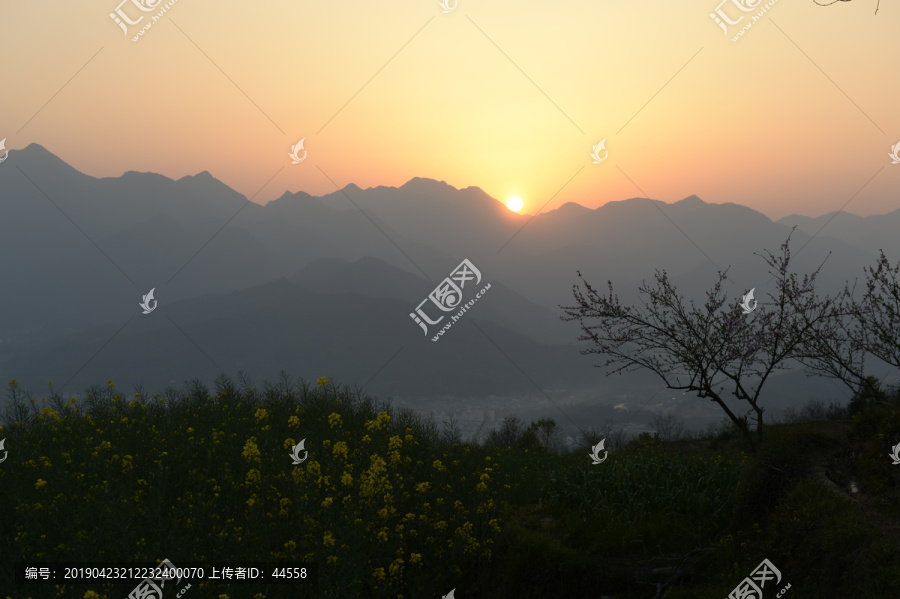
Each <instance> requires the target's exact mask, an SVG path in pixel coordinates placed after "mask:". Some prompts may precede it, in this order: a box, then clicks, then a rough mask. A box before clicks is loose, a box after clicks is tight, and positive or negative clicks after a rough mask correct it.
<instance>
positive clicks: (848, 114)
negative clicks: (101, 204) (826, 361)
mask: <svg viewBox="0 0 900 599" xmlns="http://www.w3.org/2000/svg"><path fill="white" fill-rule="evenodd" d="M120 1H121V0H108V1H107V0H102V1H101V0H90V1H86V2H78V3H69V4H58V3H53V4H51V3H45V2H27V3H26V2H18V3H13V2H3V3H0V39H2V40H3V46H4V48H5V52H4V58H3V60H2V61H0V90H2V92H0V139H3V138H4V137H5V138H6V148H7V149H8V150H12V151H15V150H16V149H20V148H24V147H26V146H27V145H29V144H31V143H38V144H41V145H42V146H44V147H46V148H47V149H48V150H50V151H51V152H53V153H54V154H56V155H58V156H60V157H61V158H62V159H63V160H65V161H66V162H67V163H69V164H71V165H72V166H74V167H75V168H77V169H78V170H80V171H82V172H85V173H87V174H90V175H92V176H96V177H115V176H119V175H121V174H122V173H123V172H126V171H134V170H136V171H149V172H158V173H162V174H164V175H166V176H168V177H171V178H173V179H178V178H180V177H183V176H187V175H194V174H197V173H200V172H203V171H209V172H210V173H211V174H212V175H213V176H214V177H216V178H218V179H220V180H221V181H223V182H224V183H226V184H227V185H229V186H231V187H233V188H234V189H236V190H237V191H239V192H240V193H242V194H244V195H246V196H247V197H248V198H251V199H252V200H253V201H254V202H257V203H260V204H265V203H266V202H269V201H271V200H273V199H276V198H278V197H280V196H281V195H283V193H284V192H285V191H291V192H294V191H305V192H307V193H310V194H313V195H322V194H326V193H330V192H333V191H335V190H336V189H338V188H343V187H344V186H346V185H347V184H349V183H355V184H356V185H359V186H360V187H363V188H367V187H374V186H379V185H385V186H399V185H402V184H403V183H405V182H406V181H408V180H409V179H411V178H413V177H429V178H433V179H437V180H441V181H446V182H447V183H449V184H450V185H453V186H454V187H458V188H465V187H469V186H476V187H480V188H482V189H484V190H485V191H486V192H487V193H488V194H490V195H491V196H493V197H496V198H497V199H498V200H501V201H504V202H505V201H506V199H507V198H508V197H510V196H513V195H515V196H519V197H521V198H522V200H523V201H524V208H523V212H525V213H529V214H536V213H538V212H541V211H546V210H551V209H554V208H556V207H559V206H560V205H562V204H564V203H566V202H577V203H579V204H582V205H584V206H587V207H590V208H595V207H598V206H601V205H603V204H605V203H607V202H609V201H618V200H623V199H626V198H630V197H651V198H654V199H659V200H663V201H665V202H674V201H678V200H680V199H682V198H684V197H687V196H690V195H698V196H700V197H701V198H702V199H704V200H705V201H707V202H711V203H726V202H733V203H738V204H742V205H746V206H749V207H751V208H753V209H756V210H758V211H760V212H762V213H763V214H765V215H767V216H769V217H770V218H773V219H777V218H781V217H783V216H787V215H790V214H805V215H809V216H818V215H821V214H825V213H829V212H832V211H835V210H841V209H843V210H846V211H848V212H853V213H855V214H859V215H863V216H868V215H871V214H882V213H886V212H890V211H892V210H895V209H897V208H900V193H898V190H900V164H898V165H893V164H891V158H890V157H889V156H888V154H889V153H890V152H891V148H892V146H893V145H894V144H900V111H898V110H897V107H898V106H900V77H897V75H896V73H897V60H898V58H897V57H898V46H897V35H896V33H897V31H898V30H900V29H898V28H900V3H898V2H894V1H892V0H887V1H884V2H882V3H881V7H880V10H879V11H878V14H877V15H876V14H874V12H875V6H876V2H877V0H853V1H852V2H838V3H836V4H834V5H832V6H827V7H823V6H817V5H816V4H815V3H814V2H813V1H812V0H794V1H788V0H776V1H774V3H772V5H771V6H770V7H768V8H767V9H766V8H765V7H766V3H764V2H759V0H743V2H744V4H745V6H746V5H750V6H753V7H754V8H753V9H752V10H749V11H746V12H745V11H742V10H740V9H739V8H738V7H737V4H738V3H739V2H740V1H741V0H726V1H725V2H724V3H722V4H717V2H718V0H686V1H682V2H671V1H661V0H648V1H645V2H639V3H638V2H608V1H598V0H573V1H569V2H551V1H550V0H519V1H517V2H514V1H512V0H493V1H491V2H478V1H474V0H458V1H456V0H448V2H449V4H448V8H449V7H452V6H453V5H454V4H455V8H453V9H452V10H450V11H449V12H447V13H444V12H443V11H442V7H441V6H440V5H439V2H438V1H437V0H433V1H432V0H422V1H417V2H410V1H408V0H406V1H403V0H383V1H379V2H362V1H359V0H356V1H348V0H337V1H331V2H296V1H287V0H271V1H268V2H266V3H252V2H237V1H235V0H219V1H218V2H215V3H209V2H200V1H198V0H177V1H175V2H174V4H172V5H171V6H170V7H169V8H168V10H167V11H166V12H165V13H164V14H163V15H162V16H161V17H159V19H158V21H157V22H156V23H154V24H153V26H152V27H151V28H150V29H147V30H146V31H145V32H144V34H143V35H142V36H141V37H139V38H137V39H138V41H137V42H134V41H132V38H133V36H134V35H135V34H136V33H137V31H138V30H139V29H140V28H141V27H142V26H144V25H145V24H146V23H147V22H149V21H150V19H151V15H155V14H157V13H158V12H159V11H161V10H163V6H164V5H165V3H159V5H158V6H156V7H155V8H154V9H153V10H152V11H151V12H142V11H141V10H139V9H138V8H137V6H136V3H137V4H139V3H140V1H141V0H126V1H125V2H124V3H122V4H117V2H120ZM143 2H144V4H145V5H150V6H155V5H156V4H157V3H158V2H159V0H143ZM755 3H758V5H756V4H755ZM717 8H718V9H719V10H720V11H721V13H720V14H724V15H725V16H727V17H728V19H730V20H732V21H734V20H736V19H738V18H739V17H740V16H743V20H742V21H741V22H740V23H738V24H737V25H733V26H730V27H728V34H727V35H726V33H725V32H723V29H722V28H721V27H720V26H719V25H717V24H716V23H715V22H714V20H713V19H712V18H711V17H710V13H714V12H715V11H716V10H717ZM117 9H119V10H120V13H119V14H120V15H125V16H126V17H127V18H128V19H130V20H132V21H135V20H136V19H137V18H138V17H139V16H141V15H144V18H143V20H142V21H141V22H140V23H138V24H135V25H130V26H125V29H126V30H127V34H126V30H123V28H122V27H120V26H119V25H118V24H116V23H115V22H114V20H113V19H112V18H110V16H109V15H110V13H115V11H116V10H117ZM763 10H765V12H764V13H763V14H762V15H761V16H760V17H759V18H758V20H757V21H756V22H755V23H753V24H752V26H751V27H750V28H749V29H747V30H746V31H744V33H743V35H742V36H740V37H738V38H737V41H732V38H733V37H734V36H735V35H736V34H737V31H738V30H740V28H741V27H743V26H744V25H745V24H747V23H748V22H751V19H752V18H753V16H754V15H758V13H759V12H760V11H763ZM301 139H302V140H304V146H303V147H304V149H303V151H299V153H298V156H303V155H304V154H303V152H304V151H305V152H306V158H305V159H304V160H303V161H302V162H300V163H299V164H292V161H291V158H290V157H289V152H290V151H291V148H292V146H294V145H295V144H297V143H298V142H299V141H300V140H301ZM601 140H605V150H600V151H599V152H598V157H602V158H605V159H604V160H603V161H602V162H600V163H599V164H594V160H592V158H591V156H590V153H591V151H592V149H593V146H594V145H596V144H598V143H599V142H601ZM606 151H608V154H607V153H606Z"/></svg>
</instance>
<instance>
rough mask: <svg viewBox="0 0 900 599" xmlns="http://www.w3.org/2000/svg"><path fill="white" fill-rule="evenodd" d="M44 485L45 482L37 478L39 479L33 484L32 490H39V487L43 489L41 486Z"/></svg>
mask: <svg viewBox="0 0 900 599" xmlns="http://www.w3.org/2000/svg"><path fill="white" fill-rule="evenodd" d="M46 484H47V481H45V480H44V479H42V478H39V479H37V481H36V482H35V483H34V488H35V489H40V488H41V487H43V486H44V485H46Z"/></svg>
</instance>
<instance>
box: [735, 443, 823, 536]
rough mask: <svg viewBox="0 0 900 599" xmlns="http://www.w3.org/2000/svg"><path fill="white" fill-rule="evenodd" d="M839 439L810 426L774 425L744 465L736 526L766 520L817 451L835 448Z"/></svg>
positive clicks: (806, 469)
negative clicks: (788, 426)
mask: <svg viewBox="0 0 900 599" xmlns="http://www.w3.org/2000/svg"><path fill="white" fill-rule="evenodd" d="M837 444H838V439H837V438H835V437H833V436H830V435H825V434H823V433H819V432H814V431H811V430H806V429H799V430H787V429H778V428H772V429H770V432H769V438H768V439H766V443H765V444H764V445H763V446H762V447H760V449H759V452H758V454H757V456H756V459H754V460H753V461H752V462H750V463H749V464H748V467H747V468H745V469H744V472H743V474H742V476H741V480H740V483H739V484H738V488H737V498H736V500H735V507H734V520H733V524H734V525H735V527H741V526H742V525H745V524H746V523H747V522H762V521H763V520H764V519H765V518H766V517H767V515H768V514H770V513H771V512H773V511H774V510H775V509H776V508H777V507H778V505H779V504H780V503H781V501H782V499H783V497H784V495H785V493H786V492H787V491H789V490H790V489H791V488H792V487H793V485H794V484H796V481H797V479H799V478H801V477H803V476H805V475H806V473H807V471H808V469H809V466H810V464H811V463H812V460H813V456H814V455H815V454H816V453H817V452H821V451H828V450H833V449H834V448H835V447H837Z"/></svg>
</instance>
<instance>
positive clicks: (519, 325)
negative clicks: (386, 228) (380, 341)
mask: <svg viewBox="0 0 900 599" xmlns="http://www.w3.org/2000/svg"><path fill="white" fill-rule="evenodd" d="M291 280H292V281H294V282H296V283H298V284H300V285H302V286H303V287H305V288H307V289H310V290H313V291H318V292H322V293H357V294H360V295H365V296H369V297H390V298H395V299H399V300H403V301H404V302H405V303H406V305H407V306H409V310H408V311H409V312H412V311H413V309H414V307H415V306H417V305H418V304H419V302H421V301H422V300H423V299H424V298H425V297H426V296H427V295H428V294H429V293H430V292H431V291H432V289H434V287H435V283H434V282H430V281H427V280H425V279H423V278H420V277H417V276H415V275H412V274H410V273H408V272H406V271H404V270H401V269H399V268H396V267H394V266H391V265H390V264H388V263H387V262H384V261H383V260H379V259H378V258H362V259H360V260H357V261H355V262H348V261H346V260H342V259H334V258H329V259H324V258H323V259H321V260H317V261H316V262H313V263H312V264H310V265H309V266H307V267H306V268H304V269H303V270H301V271H300V272H298V273H297V274H296V275H294V276H293V277H291ZM487 281H489V279H488V278H487V277H485V282H487ZM491 283H492V285H491V289H490V292H489V293H487V294H485V296H484V299H483V300H481V301H479V303H478V317H479V318H481V319H484V320H488V321H490V322H494V323H496V324H499V325H502V326H504V327H506V328H508V329H511V330H514V331H516V332H518V333H520V334H522V335H525V336H528V337H531V338H532V339H534V340H536V341H540V342H544V343H572V342H574V341H575V339H577V337H578V334H579V332H578V328H577V326H574V325H566V324H565V323H563V322H562V321H561V320H560V319H559V314H558V313H556V312H553V311H551V310H549V309H547V308H545V307H543V306H539V305H537V304H534V303H532V302H530V301H528V300H526V299H525V298H523V297H522V296H520V295H519V294H517V293H515V292H514V291H512V290H510V289H509V288H507V287H506V286H505V285H503V284H502V283H496V282H491Z"/></svg>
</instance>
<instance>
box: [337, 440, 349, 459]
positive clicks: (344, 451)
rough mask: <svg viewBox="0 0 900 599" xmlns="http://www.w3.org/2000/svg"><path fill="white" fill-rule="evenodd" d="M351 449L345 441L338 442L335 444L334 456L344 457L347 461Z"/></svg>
mask: <svg viewBox="0 0 900 599" xmlns="http://www.w3.org/2000/svg"><path fill="white" fill-rule="evenodd" d="M349 451H350V448H349V447H348V446H347V444H346V443H344V442H343V441H338V442H337V443H335V444H334V456H335V457H337V456H342V457H343V458H344V459H347V455H348V454H349Z"/></svg>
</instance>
